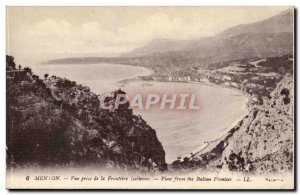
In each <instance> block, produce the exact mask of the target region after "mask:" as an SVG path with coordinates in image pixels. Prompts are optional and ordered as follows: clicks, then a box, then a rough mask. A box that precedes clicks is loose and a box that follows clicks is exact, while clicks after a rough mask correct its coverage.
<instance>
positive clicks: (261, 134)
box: [206, 76, 294, 173]
mask: <svg viewBox="0 0 300 195" xmlns="http://www.w3.org/2000/svg"><path fill="white" fill-rule="evenodd" d="M293 139H294V83H293V77H291V76H286V77H284V78H283V79H282V80H281V82H279V84H278V85H277V87H276V88H275V90H274V91H273V92H272V93H271V95H270V98H269V99H268V100H265V102H264V104H263V105H262V106H259V107H255V108H253V109H252V111H251V112H250V113H249V115H248V116H247V117H246V118H245V119H243V120H242V121H241V122H240V123H239V124H238V125H237V126H236V127H235V128H234V129H232V132H231V135H229V136H228V137H227V138H226V139H225V140H223V141H221V142H220V144H219V145H218V146H217V147H216V148H214V150H212V151H211V152H210V153H207V154H206V156H207V157H209V156H210V160H209V161H208V164H207V165H206V167H218V168H220V169H223V170H224V169H225V170H231V171H242V172H255V173H274V172H286V171H291V170H293V162H294V140H293Z"/></svg>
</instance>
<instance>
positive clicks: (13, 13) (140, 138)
mask: <svg viewBox="0 0 300 195" xmlns="http://www.w3.org/2000/svg"><path fill="white" fill-rule="evenodd" d="M6 19H7V27H6V29H7V30H6V40H7V41H6V43H7V44H6V126H7V128H6V148H7V150H6V152H7V155H6V161H7V178H6V181H7V188H8V189H149V190H151V189H172V190H177V189H186V190H189V189H198V190H201V189H210V190H217V189H240V190H245V189H258V190H264V189H272V190H273V189H281V190H293V189H294V188H295V172H294V170H295V165H294V162H295V153H294V149H295V147H294V146H295V137H294V135H295V134H294V122H295V121H294V110H295V99H294V97H295V88H294V79H295V71H294V70H295V69H294V61H295V60H294V59H295V56H294V44H295V42H294V40H295V39H294V7H13V6H8V7H7V8H6Z"/></svg>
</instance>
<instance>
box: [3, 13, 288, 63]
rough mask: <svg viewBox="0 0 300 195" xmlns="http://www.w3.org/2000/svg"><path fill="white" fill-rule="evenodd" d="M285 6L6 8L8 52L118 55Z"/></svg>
mask: <svg viewBox="0 0 300 195" xmlns="http://www.w3.org/2000/svg"><path fill="white" fill-rule="evenodd" d="M285 9H287V8H286V7H244V8H241V7H226V8H224V7H149V8H145V7H114V8H112V7H8V8H7V38H8V39H7V52H8V54H10V55H14V56H16V57H17V58H25V57H27V58H28V57H30V58H38V59H51V58H60V57H82V56H114V55H117V54H118V53H122V52H128V51H130V50H132V49H134V48H136V47H139V46H142V45H144V44H146V43H147V42H149V41H151V40H152V39H155V38H169V39H195V38H200V37H204V36H213V35H215V34H217V33H219V32H221V31H222V30H224V29H226V28H229V27H232V26H235V25H237V24H242V23H250V22H255V21H259V20H262V19H266V18H268V17H270V16H273V15H275V14H277V13H279V12H281V11H283V10H285Z"/></svg>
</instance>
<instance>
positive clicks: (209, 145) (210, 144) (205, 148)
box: [117, 68, 251, 161]
mask: <svg viewBox="0 0 300 195" xmlns="http://www.w3.org/2000/svg"><path fill="white" fill-rule="evenodd" d="M146 69H147V70H149V71H152V70H150V69H149V68H146ZM148 76H153V75H152V74H150V75H148ZM136 81H140V80H139V79H138V77H135V78H131V79H123V80H120V81H118V82H117V84H120V85H122V86H124V85H126V84H129V83H130V82H136ZM142 81H144V80H142ZM145 82H158V83H161V82H163V83H193V84H200V85H207V86H213V87H219V88H227V89H230V90H234V91H236V92H238V93H241V95H243V96H245V97H246V98H247V100H248V101H247V104H246V109H247V110H248V112H247V113H246V114H245V115H243V116H242V117H240V118H238V119H237V120H235V122H233V123H232V124H231V125H230V127H228V128H226V130H225V131H224V132H223V133H222V134H221V135H220V136H218V138H216V139H213V140H208V141H205V142H203V144H201V145H199V147H198V148H195V150H194V151H190V152H192V153H193V154H194V155H196V156H200V155H201V154H204V153H207V152H209V151H211V150H212V149H214V148H215V147H216V146H217V145H218V144H219V143H220V142H221V141H224V140H225V139H226V137H227V136H228V135H229V134H230V132H231V130H232V129H233V128H234V127H235V126H236V125H237V124H239V122H240V121H242V120H243V119H244V118H245V117H246V116H247V115H248V114H249V113H250V110H251V108H250V107H249V102H250V101H251V96H250V95H249V94H247V93H246V92H244V91H242V90H239V89H237V88H234V87H230V86H225V85H220V84H215V83H211V82H210V83H207V82H202V81H181V82H180V81H154V80H151V81H145ZM204 144H205V145H204ZM186 155H188V154H186ZM175 160H176V159H174V161H175Z"/></svg>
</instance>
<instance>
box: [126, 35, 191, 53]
mask: <svg viewBox="0 0 300 195" xmlns="http://www.w3.org/2000/svg"><path fill="white" fill-rule="evenodd" d="M192 42H194V41H192V40H190V41H185V40H171V39H154V40H152V41H151V42H150V43H148V44H147V45H145V46H144V47H140V48H136V49H134V50H133V51H131V52H128V53H124V54H122V55H121V56H122V57H137V56H145V55H148V54H155V53H162V52H168V51H180V50H184V49H186V48H187V47H188V46H189V45H190V44H191V43H192Z"/></svg>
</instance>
